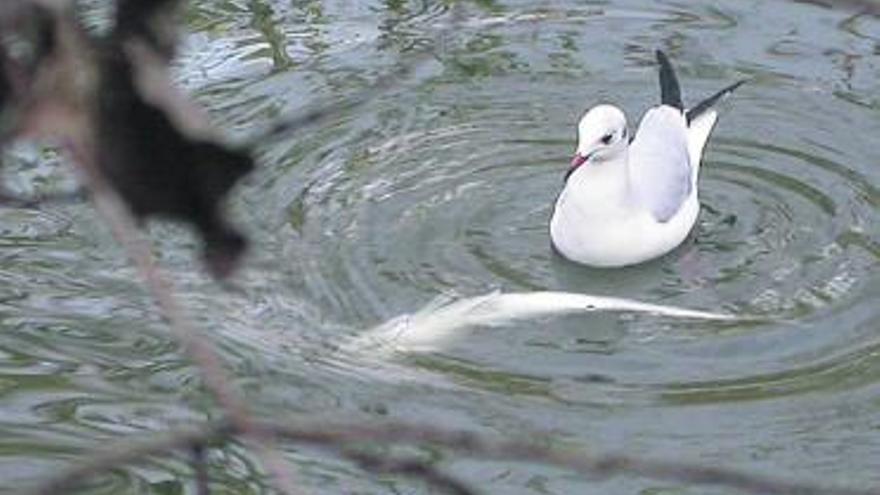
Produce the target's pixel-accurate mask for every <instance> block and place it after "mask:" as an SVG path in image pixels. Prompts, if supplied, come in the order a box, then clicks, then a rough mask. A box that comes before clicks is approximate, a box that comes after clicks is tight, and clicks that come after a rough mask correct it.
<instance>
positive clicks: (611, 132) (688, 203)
mask: <svg viewBox="0 0 880 495" xmlns="http://www.w3.org/2000/svg"><path fill="white" fill-rule="evenodd" d="M657 62H658V63H659V64H660V95H661V97H660V101H661V104H660V105H659V106H656V107H653V108H651V109H649V110H648V111H647V112H645V116H644V117H642V121H641V123H640V124H639V129H638V131H637V132H636V135H635V136H634V137H633V138H632V139H629V137H628V136H627V124H626V117H625V116H624V114H623V112H622V111H621V110H620V109H619V108H617V107H615V106H612V105H599V106H596V107H593V108H592V109H590V110H589V111H588V112H587V113H586V114H585V115H584V116H583V117H582V118H581V120H580V123H579V124H578V145H577V151H576V153H575V156H574V158H573V159H572V161H571V167H570V168H569V170H568V173H567V175H566V182H565V187H564V188H563V190H562V193H561V194H560V195H559V198H558V199H557V200H556V208H555V209H554V211H553V217H552V219H551V220H550V238H551V239H552V241H553V247H554V248H555V249H556V250H557V251H558V252H559V253H560V254H562V255H563V256H565V257H566V258H568V259H570V260H572V261H576V262H578V263H583V264H585V265H592V266H600V267H614V266H625V265H632V264H636V263H641V262H643V261H647V260H650V259H652V258H656V257H658V256H660V255H663V254H665V253H667V252H669V251H671V250H672V249H674V248H675V247H676V246H678V245H679V244H681V242H682V241H684V239H685V238H686V237H687V235H688V233H689V232H690V231H691V229H692V228H693V226H694V223H695V222H696V220H697V214H698V213H699V211H700V202H699V200H698V198H697V176H698V175H699V171H700V156H701V155H702V153H703V146H704V145H705V144H706V140H708V139H709V133H710V132H711V131H712V127H713V126H714V125H715V121H716V119H717V114H716V112H715V110H713V109H712V106H713V105H714V104H715V103H716V102H718V100H720V99H721V98H722V97H724V96H726V95H728V94H729V93H731V92H732V91H733V90H735V89H736V88H737V87H739V86H740V85H741V84H743V83H744V82H745V81H744V80H743V81H739V82H737V83H735V84H732V85H730V86H728V87H726V88H724V89H722V90H721V91H719V92H717V93H715V94H714V95H712V96H710V97H709V98H707V99H705V100H703V101H702V102H700V103H699V104H697V105H696V106H694V107H693V108H691V109H689V110H685V108H684V105H683V104H682V101H681V90H680V88H679V85H678V80H677V79H676V77H675V72H674V71H673V69H672V65H671V64H670V63H669V59H668V58H667V57H666V55H665V54H664V53H663V52H662V51H660V50H657Z"/></svg>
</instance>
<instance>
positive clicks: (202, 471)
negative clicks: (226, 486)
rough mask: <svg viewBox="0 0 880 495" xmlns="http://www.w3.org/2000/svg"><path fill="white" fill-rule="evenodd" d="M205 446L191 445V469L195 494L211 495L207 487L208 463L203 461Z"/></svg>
mask: <svg viewBox="0 0 880 495" xmlns="http://www.w3.org/2000/svg"><path fill="white" fill-rule="evenodd" d="M205 454H206V452H205V446H204V445H202V444H197V445H193V448H192V457H193V469H194V470H195V478H196V494H197V495H211V488H210V486H209V485H208V483H209V480H208V463H207V460H206V459H205Z"/></svg>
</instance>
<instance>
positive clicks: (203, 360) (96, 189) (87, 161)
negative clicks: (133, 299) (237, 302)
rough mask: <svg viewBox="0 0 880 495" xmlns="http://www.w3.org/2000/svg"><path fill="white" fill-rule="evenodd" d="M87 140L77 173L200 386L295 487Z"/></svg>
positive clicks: (78, 151)
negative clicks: (254, 425) (97, 163)
mask: <svg viewBox="0 0 880 495" xmlns="http://www.w3.org/2000/svg"><path fill="white" fill-rule="evenodd" d="M91 142H92V140H91V139H89V137H88V136H80V139H78V140H76V142H75V143H77V144H75V143H74V142H72V143H70V144H69V145H68V146H67V150H68V152H69V153H70V154H71V156H72V157H73V159H74V160H75V162H76V163H77V164H78V165H79V167H78V170H80V171H81V172H82V174H81V175H82V176H83V179H84V181H85V183H86V184H87V185H88V188H89V190H90V191H91V193H92V199H93V201H94V203H95V207H96V208H97V209H98V211H99V212H100V213H101V214H102V215H103V216H104V218H105V219H106V221H107V223H108V224H109V225H110V227H111V229H112V231H113V234H114V236H115V237H116V239H117V241H118V242H120V243H121V244H122V245H123V247H124V248H125V250H126V252H127V254H128V256H129V258H130V259H131V260H132V262H134V264H135V265H136V267H137V269H138V272H139V274H140V276H141V278H142V279H143V280H144V281H145V283H146V285H147V288H148V289H149V291H150V293H151V295H152V296H153V298H154V299H155V301H156V303H157V304H158V306H159V309H160V310H161V313H162V315H163V316H164V317H165V319H166V320H168V325H169V327H170V328H171V331H172V332H173V334H174V336H175V338H176V339H177V340H178V342H180V344H181V346H182V347H183V349H184V351H185V352H186V354H187V355H188V356H189V358H190V359H191V360H192V361H193V362H194V363H195V364H196V365H197V367H198V369H199V372H200V375H201V378H202V381H203V383H204V384H205V388H206V389H207V390H208V392H210V393H211V395H212V396H213V397H214V399H215V400H216V401H217V403H218V404H219V405H220V407H221V408H222V409H223V411H224V413H226V415H227V416H228V418H229V421H230V422H231V423H232V424H234V425H235V426H236V428H237V429H238V430H239V431H240V432H241V433H242V434H243V436H244V437H245V439H248V440H251V441H250V442H248V443H249V446H250V447H251V448H253V449H254V451H255V452H256V454H257V455H258V457H259V458H260V460H261V461H262V463H263V465H264V467H265V468H266V469H267V470H268V471H269V473H270V474H271V475H272V479H273V483H274V484H275V487H276V488H277V489H278V490H279V491H280V492H281V493H282V494H288V495H291V494H294V493H298V491H296V490H295V489H294V484H293V480H292V479H291V477H290V474H289V470H288V467H287V466H286V463H285V462H284V461H283V459H282V458H281V456H280V455H279V454H278V453H277V452H276V451H275V450H274V449H273V448H271V447H269V446H267V445H265V444H264V443H263V440H264V439H261V438H257V436H255V435H253V434H252V433H251V431H252V428H251V419H250V415H249V413H248V411H247V407H246V406H245V404H244V402H243V401H242V400H241V399H240V398H239V397H238V395H237V393H236V392H235V391H233V390H232V389H231V388H230V385H229V384H231V383H232V380H231V377H230V376H229V374H228V373H227V372H226V370H225V368H224V366H223V362H222V360H221V359H220V356H219V355H218V354H217V352H216V351H215V349H214V347H213V345H212V344H211V340H210V339H207V338H204V337H203V336H201V335H200V334H199V332H198V331H196V329H195V328H194V327H193V325H192V324H191V322H190V320H189V319H188V318H187V317H186V315H185V314H184V312H183V310H182V308H181V307H180V306H179V305H178V303H177V299H176V297H175V296H174V293H173V287H172V284H171V281H170V280H168V279H167V278H166V277H164V276H163V275H162V273H161V271H160V270H159V268H158V267H157V266H156V264H155V261H154V259H153V256H152V254H151V253H150V247H149V245H148V244H147V242H146V241H144V239H143V238H142V237H141V235H140V231H139V230H138V228H137V225H136V224H135V221H134V219H133V218H132V216H131V214H130V213H129V212H128V210H127V208H126V207H125V205H123V204H122V201H121V200H120V199H119V197H118V196H117V195H116V193H115V192H114V191H113V189H112V188H111V187H110V186H109V184H107V182H106V180H105V179H104V177H103V176H102V175H101V173H100V172H99V171H98V168H97V167H96V166H95V162H94V160H93V157H94V156H95V154H94V153H93V152H92V151H91V150H92V146H91V145H90V143H91Z"/></svg>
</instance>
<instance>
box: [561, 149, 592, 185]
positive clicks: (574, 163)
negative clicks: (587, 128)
mask: <svg viewBox="0 0 880 495" xmlns="http://www.w3.org/2000/svg"><path fill="white" fill-rule="evenodd" d="M589 158H590V156H589V155H587V156H581V155H578V154H575V155H574V158H572V159H571V166H569V167H568V172H566V173H565V180H568V178H569V176H571V174H572V172H574V171H575V170H576V169H577V168H578V167H580V166H581V165H583V164H584V163H586V161H587V160H588V159H589Z"/></svg>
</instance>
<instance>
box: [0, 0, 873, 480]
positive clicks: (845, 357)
mask: <svg viewBox="0 0 880 495" xmlns="http://www.w3.org/2000/svg"><path fill="white" fill-rule="evenodd" d="M462 7H463V9H462V11H461V12H459V13H458V14H456V13H455V12H453V11H452V10H450V8H449V7H448V5H447V4H445V3H443V2H435V3H420V2H399V1H390V0H389V1H387V2H384V3H383V2H351V1H328V2H320V1H311V2H282V1H275V2H266V1H261V0H253V1H250V2H244V1H240V2H224V1H215V0H201V1H197V2H193V4H192V5H191V6H190V9H189V10H188V15H187V23H188V25H189V27H190V28H191V34H189V35H188V36H187V37H186V38H185V49H184V51H183V53H182V54H181V57H180V58H179V61H178V67H177V74H178V77H179V81H180V83H181V85H182V86H184V87H185V88H187V90H189V91H191V92H193V93H194V94H195V95H196V97H197V99H198V100H199V101H200V102H202V103H203V104H204V105H205V106H207V107H208V108H209V109H210V111H211V113H212V116H213V117H214V118H215V119H216V121H217V122H218V124H219V125H220V126H221V127H222V128H223V129H224V130H226V131H227V132H228V133H229V134H230V135H232V136H246V135H250V134H251V133H253V132H256V131H257V130H258V129H260V128H262V127H263V126H265V125H268V124H269V123H270V122H271V121H272V120H273V119H274V118H276V117H278V116H279V115H285V114H289V113H291V112H296V111H298V110H301V109H302V108H304V107H306V106H308V105H310V104H314V103H316V102H323V101H337V100H339V99H343V100H344V99H347V98H353V97H355V96H356V95H358V94H360V92H361V91H363V90H364V89H365V88H367V87H369V86H370V84H371V82H372V81H374V80H375V79H376V78H377V77H381V76H382V75H384V74H388V73H390V72H391V71H393V70H394V68H395V66H396V64H397V63H399V61H400V60H401V59H402V58H403V59H405V58H406V56H408V55H407V54H411V53H414V52H417V51H419V50H424V49H428V50H430V51H431V52H432V53H434V54H435V55H436V56H435V57H434V58H433V59H432V60H431V61H429V62H427V63H424V64H422V65H420V66H419V68H418V70H417V71H415V73H414V74H412V75H410V76H407V77H406V78H404V79H403V80H401V81H399V83H397V84H395V85H393V86H392V87H390V88H388V90H387V91H385V92H383V93H382V94H381V95H380V96H379V97H377V98H376V99H375V100H373V101H371V102H370V103H369V104H367V105H365V106H363V107H360V108H358V110H357V112H355V113H354V114H347V115H337V116H334V117H332V118H330V119H328V120H327V121H325V122H322V123H321V124H320V125H319V126H316V127H313V128H309V129H307V130H303V131H302V132H301V133H298V134H296V135H293V136H291V137H290V138H287V139H284V140H282V141H281V142H279V143H276V144H272V145H267V146H264V147H262V148H261V149H260V154H259V161H260V170H259V171H258V172H257V173H255V174H254V175H253V176H252V177H250V178H249V179H248V181H247V183H246V184H244V185H243V186H242V187H241V188H239V189H237V190H236V193H235V198H234V200H233V202H232V205H231V207H232V213H233V215H234V217H235V218H236V219H237V222H238V223H239V224H240V225H242V226H243V227H244V228H245V230H247V232H248V233H249V235H250V236H251V237H252V238H253V239H254V241H255V242H254V249H253V250H252V252H251V256H250V257H249V259H248V260H247V263H246V266H245V268H244V270H243V271H242V272H241V273H240V275H239V276H238V277H237V278H236V280H235V285H236V288H235V290H233V291H224V290H222V289H220V288H218V287H217V286H216V285H215V284H214V283H212V282H211V281H210V280H208V279H207V278H206V277H205V276H204V275H203V273H202V271H201V269H200V266H199V265H198V262H197V259H196V257H195V256H194V251H195V250H196V247H197V241H196V239H195V238H194V237H193V236H192V235H191V234H190V233H188V232H186V231H185V230H183V229H181V228H179V227H176V226H169V225H152V226H151V227H150V234H151V236H152V239H153V240H154V242H155V246H156V252H157V255H158V257H159V259H160V260H161V262H162V263H163V265H164V266H165V267H167V268H168V269H169V270H170V271H173V272H174V276H175V280H176V281H177V283H178V285H179V287H180V290H181V292H182V298H183V299H184V301H185V302H186V304H187V305H188V306H189V307H190V308H191V309H192V312H193V313H194V314H196V315H198V318H197V319H198V322H199V324H200V325H201V327H202V328H204V329H205V330H206V332H207V333H209V334H210V335H211V337H212V338H213V339H214V340H215V341H216V342H217V344H218V346H220V348H221V350H222V352H223V355H224V357H225V359H226V360H227V362H228V363H229V366H230V369H231V371H232V372H233V373H234V376H235V378H236V380H235V381H236V383H235V385H236V386H238V387H239V389H241V390H242V391H243V392H244V393H245V394H246V396H247V398H248V401H249V402H250V403H251V404H252V405H253V407H254V408H255V409H256V410H257V411H258V412H259V413H261V414H264V415H266V416H269V417H276V418H279V419H283V418H284V417H285V416H286V415H288V414H289V415H294V414H296V415H306V416H319V415H320V416H327V415H331V416H333V417H338V418H346V419H350V420H353V421H358V420H360V419H365V418H369V419H383V418H394V419H402V420H409V421H417V422H428V423H430V424H435V425H443V426H449V427H453V428H466V429H472V430H477V431H481V432H486V433H499V434H503V435H527V434H531V433H540V434H549V435H551V436H553V437H554V438H556V439H558V440H560V441H564V442H566V443H570V444H573V445H576V446H580V447H581V448H584V449H596V450H611V451H624V452H627V453H631V454H634V455H642V456H648V457H652V458H662V459H670V460H683V461H697V462H701V463H707V464H718V465H724V466H729V467H736V468H741V469H745V470H749V471H753V472H757V473H772V474H777V475H779V476H783V477H786V478H792V479H809V480H817V481H823V482H826V483H833V484H837V485H843V486H850V487H866V486H870V485H878V484H880V474H878V471H877V470H876V460H877V459H878V456H880V437H878V434H877V428H878V425H880V409H878V406H877V404H878V403H880V402H878V401H880V357H878V356H880V337H878V336H877V334H876V328H877V325H878V322H880V312H878V310H877V299H878V295H880V276H878V271H877V266H878V260H880V232H878V227H877V225H878V223H877V222H878V216H880V190H878V184H880V181H878V179H880V171H878V170H880V169H878V168H877V163H878V161H880V151H878V150H877V147H876V144H875V142H874V136H877V135H880V100H878V97H877V95H878V94H880V91H878V90H880V87H878V82H877V81H878V80H880V77H878V76H880V65H878V60H880V59H878V58H877V56H876V53H878V52H880V23H878V21H877V19H876V18H872V17H870V16H860V15H854V14H853V13H852V12H848V11H845V10H840V11H838V10H829V9H826V8H823V7H819V6H815V5H808V4H801V3H789V2H781V1H780V2H741V1H732V0H731V1H724V2H715V3H714V5H711V6H709V5H701V4H698V3H693V4H690V3H683V2H667V1H664V2H639V1H624V0H621V1H611V2H589V3H586V2H574V1H560V2H549V3H547V4H546V5H542V6H536V5H535V4H534V3H533V2H525V1H521V2H516V1H509V2H504V3H501V2H497V3H496V2H490V1H487V2H479V3H475V4H466V5H463V6H462ZM457 16H458V17H461V18H462V19H459V20H456V19H457ZM453 23H458V24H457V25H456V27H454V28H452V29H450V25H452V24H453ZM655 47H662V48H664V49H666V50H667V51H668V52H669V53H670V55H671V56H672V59H673V63H674V64H675V65H676V67H677V68H678V70H679V73H680V78H681V80H682V86H683V90H684V96H685V100H686V102H695V101H698V100H699V99H701V98H702V97H703V96H705V95H708V94H710V93H712V92H714V91H715V90H717V89H719V88H721V87H723V86H724V85H727V84H729V83H730V82H732V81H735V80H737V79H739V78H743V77H748V78H750V82H749V83H748V84H747V85H746V86H744V87H743V88H741V89H740V90H739V91H738V92H737V93H736V94H735V95H734V96H733V97H731V98H730V99H729V100H728V101H726V102H725V103H724V104H723V105H722V108H721V112H720V113H721V116H720V119H719V123H718V126H717V128H716V130H715V132H714V134H713V136H712V139H711V140H710V143H709V146H708V149H707V153H706V156H705V161H704V168H703V173H702V177H701V200H702V202H703V205H704V208H703V212H702V214H701V217H700V220H699V223H698V226H697V230H696V235H695V236H694V238H693V239H692V240H691V241H689V242H688V243H686V244H685V245H684V246H683V247H681V248H680V249H678V250H676V251H675V252H673V253H672V254H670V255H668V256H666V257H664V258H662V259H660V260H657V261H654V262H651V263H648V264H645V265H642V266H638V267H634V268H627V269H622V270H613V271H601V270H593V269H588V268H584V267H579V266H575V265H573V264H571V263H568V262H566V261H564V260H561V259H559V258H558V257H556V256H554V255H553V254H552V253H551V251H550V249H549V241H548V235H547V231H546V224H547V221H548V218H549V215H550V213H551V208H552V203H553V200H554V199H555V196H556V194H557V193H558V191H559V189H560V187H561V181H562V176H563V173H564V170H565V168H566V164H567V162H568V158H569V155H570V153H571V152H572V150H573V148H574V142H573V140H574V123H575V122H576V120H577V118H578V117H579V115H580V113H581V112H582V111H583V110H585V109H586V108H587V107H588V106H590V105H593V104H595V103H597V102H599V101H610V102H614V103H616V104H618V105H619V106H621V107H622V108H624V109H625V111H626V112H627V114H628V116H629V119H630V121H631V122H633V121H637V119H638V118H640V116H641V112H642V111H643V109H644V108H646V107H647V106H648V105H651V104H654V102H656V100H657V98H658V95H657V93H658V88H657V86H656V68H655V67H654V62H653V58H652V51H653V49H654V48H655ZM401 53H403V55H401ZM9 161H10V163H9V165H8V167H7V169H6V170H5V171H4V175H5V177H6V178H7V180H8V181H9V182H10V183H11V187H12V188H13V189H16V190H20V191H34V190H36V191H39V190H43V189H48V188H58V187H64V186H65V185H69V184H70V183H71V179H70V178H69V176H68V172H67V169H66V168H65V167H64V166H63V164H60V163H59V159H58V157H57V156H55V155H53V154H52V153H49V152H40V153H35V152H34V151H33V150H30V149H27V148H17V149H16V150H14V151H13V158H12V159H11V160H9ZM0 220H2V221H0V279H2V282H3V283H2V284H0V302H2V306H0V315H2V320H0V322H2V323H0V325H2V326H0V328H2V332H0V479H2V480H3V483H2V486H0V492H6V491H9V492H12V491H14V490H16V489H20V488H23V487H26V486H30V485H31V484H32V483H33V482H35V481H37V480H39V479H40V478H41V477H44V476H46V475H47V474H49V473H52V472H54V471H55V470H57V469H58V468H59V467H61V466H66V465H68V464H69V463H71V462H74V461H76V460H77V459H79V458H80V457H81V456H82V455H83V453H85V452H87V451H88V450H89V449H90V448H92V447H95V446H97V445H101V444H103V443H105V442H106V441H107V440H109V439H118V438H121V437H122V436H124V435H127V434H138V433H147V432H150V431H157V430H162V429H164V428H168V427H171V426H176V425H185V424H190V423H191V422H193V421H196V420H200V419H204V418H207V417H213V416H216V414H217V413H216V410H215V409H214V408H213V407H212V405H211V402H210V400H209V398H208V397H206V395H205V394H204V393H203V392H202V390H201V389H200V387H199V381H198V378H197V371H196V370H195V369H194V367H193V366H192V365H191V364H190V363H189V362H188V361H187V360H186V359H184V358H183V357H181V354H180V352H179V348H178V346H177V344H176V343H175V341H174V340H173V339H172V338H171V337H170V336H169V334H168V331H167V329H166V327H165V325H164V324H163V323H162V321H161V319H160V318H159V316H158V315H157V314H156V312H155V311H154V310H153V307H152V306H151V303H150V300H149V298H148V297H147V295H146V294H145V292H144V290H143V289H142V287H141V285H140V284H139V283H138V282H137V279H136V277H135V276H134V272H133V270H132V269H131V268H130V267H129V265H128V263H127V262H126V260H125V258H124V257H123V256H122V254H121V251H120V249H119V248H118V247H117V246H116V244H115V243H114V242H113V240H112V238H111V236H110V235H109V233H108V231H107V228H106V227H105V226H104V225H103V224H102V223H101V222H100V220H99V219H98V218H97V217H96V215H95V214H94V212H93V210H92V208H91V207H90V206H89V205H87V204H82V205H72V206H70V205H68V206H52V207H45V208H41V209H39V210H17V209H11V208H3V209H2V210H0ZM497 289H500V290H503V291H527V290H566V291H573V292H586V293H593V294H604V295H614V296H622V297H631V298H636V299H640V300H643V301H648V302H653V303H660V304H672V305H679V306H685V307H690V308H701V309H708V310H715V311H719V310H724V311H729V312H732V313H735V314H741V315H756V314H757V315H763V316H767V317H769V318H771V319H772V320H773V321H774V322H772V323H763V324H747V325H746V324H742V325H730V324H714V323H706V322H681V321H677V320H672V319H669V318H658V317H648V316H634V315H609V314H595V315H589V316H583V315H581V316H568V317H564V318H562V317H559V318H542V319H538V320H531V321H525V322H519V323H515V324H511V325H506V326H501V327H496V328H483V329H463V330H461V331H460V332H459V333H457V334H456V336H455V338H453V339H451V340H449V341H447V342H445V343H444V344H443V346H442V347H440V348H438V349H436V350H435V351H434V352H428V353H398V354H388V353H377V354H375V355H372V356H370V355H367V356H363V355H361V356H352V355H349V354H347V353H344V352H341V351H339V349H340V347H341V346H343V345H344V343H345V342H348V341H350V340H351V339H352V338H356V337H357V336H358V335H361V334H362V333H363V332H364V331H365V329H367V328H370V327H372V326H374V325H377V324H380V323H381V322H383V321H386V320H387V319H389V318H393V317H395V316H397V315H400V314H402V313H410V312H414V311H417V310H419V309H420V308H422V307H424V306H425V305H428V304H431V302H432V301H436V299H437V297H438V296H442V295H445V297H463V296H471V295H477V294H483V293H486V292H488V291H491V290H497ZM288 453H289V458H290V459H291V461H292V462H293V463H294V464H296V465H297V466H298V467H299V469H298V472H297V479H298V480H299V481H300V482H301V483H302V484H303V485H304V486H305V487H306V488H307V489H308V491H309V492H310V493H354V492H357V493H400V492H404V493H423V492H425V489H424V488H423V487H422V486H421V485H419V484H417V483H411V482H408V481H402V480H395V479H392V478H388V477H374V476H371V475H369V474H365V473H362V472H360V471H359V470H358V469H356V468H354V467H352V466H350V465H348V464H346V463H344V462H342V461H338V460H336V459H333V458H332V457H327V456H323V455H320V454H316V453H314V452H310V451H302V450H299V449H295V448H289V450H288ZM210 459H211V470H212V472H211V474H212V477H213V479H215V480H217V485H216V488H217V492H218V493H261V492H263V491H264V490H265V485H264V484H263V481H262V479H261V478H260V477H259V476H258V475H257V474H256V473H257V470H256V467H255V464H254V460H253V459H252V458H251V457H250V455H249V454H248V453H247V452H246V451H245V450H243V449H242V448H240V447H230V448H228V449H225V450H223V451H216V452H214V453H213V454H212V455H211V458H210ZM448 464H449V466H450V467H451V468H452V471H453V472H455V473H457V474H459V475H460V476H462V477H463V478H465V479H466V480H468V481H470V482H472V483H473V484H474V485H475V486H479V487H482V488H483V490H484V491H485V492H486V493H505V494H507V493H560V494H563V493H584V492H588V491H595V492H596V493H621V494H624V493H627V494H629V493H639V494H649V493H651V494H656V493H664V494H666V493H670V494H671V493H676V494H677V493H682V494H684V493H694V494H696V493H730V492H728V491H724V490H716V491H712V490H708V489H706V488H705V487H688V486H686V485H685V484H677V483H674V482H658V481H653V480H646V479H639V478H623V477H621V478H610V479H601V480H596V479H593V480H588V479H582V478H579V477H576V476H573V475H570V474H568V473H565V472H560V471H556V470H550V469H546V468H542V467H538V466H533V465H528V464H516V465H511V464H503V463H481V462H476V461H468V460H463V459H455V460H449V462H448ZM191 479H192V473H191V471H190V468H189V467H188V466H187V463H186V459H185V458H184V457H167V458H162V459H155V460H152V461H151V462H148V463H145V464H142V465H139V466H136V467H125V468H122V469H116V470H114V471H112V472H111V473H108V475H107V476H105V477H100V478H97V479H96V480H94V482H93V484H92V485H90V488H89V490H88V493H108V494H109V493H114V494H115V493H156V494H167V493H193V487H192V486H191V485H192V483H191Z"/></svg>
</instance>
